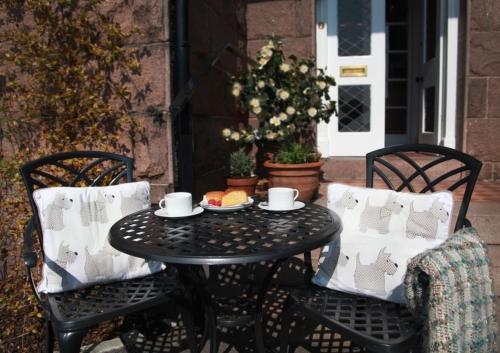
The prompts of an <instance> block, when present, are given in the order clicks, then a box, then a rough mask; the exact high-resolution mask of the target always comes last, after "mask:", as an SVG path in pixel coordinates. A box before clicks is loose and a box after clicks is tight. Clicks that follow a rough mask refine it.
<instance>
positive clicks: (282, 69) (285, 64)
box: [280, 63, 290, 72]
mask: <svg viewBox="0 0 500 353" xmlns="http://www.w3.org/2000/svg"><path fill="white" fill-rule="evenodd" d="M280 70H281V71H283V72H288V71H290V65H288V64H287V63H283V64H281V65H280Z"/></svg>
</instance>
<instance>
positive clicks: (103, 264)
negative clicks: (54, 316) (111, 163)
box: [33, 181, 164, 293]
mask: <svg viewBox="0 0 500 353" xmlns="http://www.w3.org/2000/svg"><path fill="white" fill-rule="evenodd" d="M149 192H150V188H149V183H148V182H145V181H141V182H136V183H128V184H120V185H113V186H105V187H54V188H44V189H39V190H36V191H35V192H34V193H33V196H34V199H35V203H36V205H37V208H38V214H39V217H40V221H41V223H42V224H41V226H42V232H43V251H44V254H45V262H44V265H43V269H42V280H41V281H40V283H39V285H38V289H39V291H41V292H44V293H57V292H62V291H68V290H73V289H77V288H82V287H87V286H89V285H92V284H96V283H106V282H111V281H116V280H124V279H130V278H135V277H141V276H145V275H149V274H151V273H154V272H158V271H160V270H162V269H164V265H163V264H162V263H160V262H154V261H145V260H144V259H141V258H137V257H133V256H129V255H127V254H124V253H122V252H119V251H118V250H116V249H114V248H113V247H112V246H111V245H110V244H109V242H108V232H109V229H110V228H111V226H112V225H113V224H114V223H115V222H116V221H118V220H119V219H120V218H122V217H124V216H126V215H129V214H130V213H133V212H136V211H140V210H143V209H147V208H149V207H150V206H151V202H150V198H149Z"/></svg>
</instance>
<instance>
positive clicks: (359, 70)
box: [340, 65, 368, 77]
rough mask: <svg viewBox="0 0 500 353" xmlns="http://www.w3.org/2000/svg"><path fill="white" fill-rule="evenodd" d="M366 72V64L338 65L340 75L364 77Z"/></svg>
mask: <svg viewBox="0 0 500 353" xmlns="http://www.w3.org/2000/svg"><path fill="white" fill-rule="evenodd" d="M367 74H368V67H367V66H366V65H360V66H341V67H340V77H366V75H367Z"/></svg>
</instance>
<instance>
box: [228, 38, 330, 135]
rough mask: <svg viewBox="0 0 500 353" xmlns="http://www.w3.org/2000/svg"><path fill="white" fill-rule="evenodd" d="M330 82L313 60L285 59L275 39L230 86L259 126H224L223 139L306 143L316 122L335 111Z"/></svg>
mask: <svg viewBox="0 0 500 353" xmlns="http://www.w3.org/2000/svg"><path fill="white" fill-rule="evenodd" d="M334 85H335V80H334V78H333V77H331V76H328V75H326V74H325V72H324V70H323V69H316V68H315V64H314V61H313V60H312V59H298V58H297V57H295V56H293V55H291V56H289V57H288V59H287V60H285V56H284V54H283V50H282V43H281V41H280V40H278V39H276V38H273V39H271V40H270V41H269V42H268V43H267V44H266V45H265V46H263V47H262V48H261V49H260V50H259V52H258V53H257V63H256V64H255V65H254V66H252V67H250V68H249V70H248V71H247V72H245V73H243V74H242V75H241V76H238V77H234V78H233V83H232V87H231V93H232V95H233V96H234V97H235V98H236V99H237V101H238V104H239V105H240V107H241V108H243V109H244V110H246V111H248V112H249V113H250V114H251V115H252V116H255V117H256V118H257V119H258V122H259V125H258V128H255V129H254V128H251V127H241V128H237V129H232V128H225V129H223V131H222V135H223V138H224V139H225V140H226V141H233V142H236V143H237V144H240V145H243V144H248V143H257V144H258V143H261V142H265V141H277V142H278V143H283V142H285V143H288V142H290V143H291V142H294V141H295V142H304V141H307V136H308V135H310V134H311V132H312V128H313V127H314V124H316V123H318V122H320V121H325V122H328V121H329V120H330V116H332V114H335V113H336V104H335V101H333V100H332V99H331V97H330V93H329V91H330V87H331V86H334Z"/></svg>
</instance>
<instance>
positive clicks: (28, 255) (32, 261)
mask: <svg viewBox="0 0 500 353" xmlns="http://www.w3.org/2000/svg"><path fill="white" fill-rule="evenodd" d="M34 233H35V222H34V221H33V218H31V219H30V220H29V221H28V223H27V224H26V228H25V229H24V235H23V259H24V264H25V265H26V266H27V267H29V268H32V267H35V266H36V262H37V260H38V256H37V255H36V252H35V249H34V248H33V235H34Z"/></svg>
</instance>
